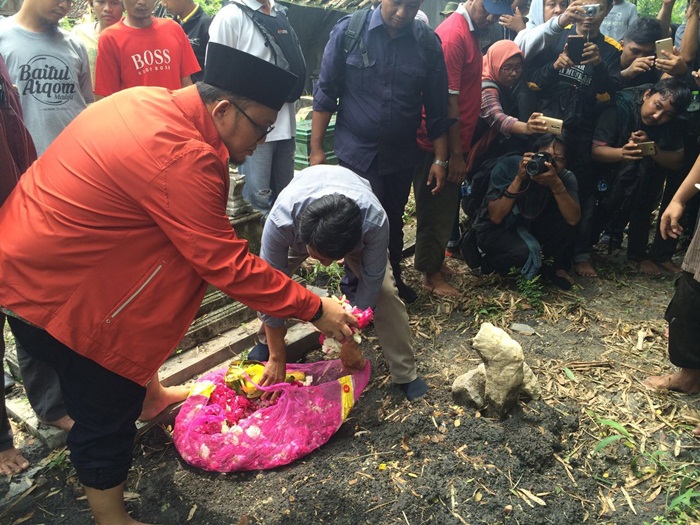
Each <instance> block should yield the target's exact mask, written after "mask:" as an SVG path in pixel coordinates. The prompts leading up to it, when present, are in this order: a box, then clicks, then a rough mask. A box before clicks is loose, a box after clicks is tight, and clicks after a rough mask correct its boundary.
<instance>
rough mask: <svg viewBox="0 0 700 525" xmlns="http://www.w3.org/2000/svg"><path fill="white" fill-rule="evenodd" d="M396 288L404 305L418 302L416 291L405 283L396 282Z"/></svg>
mask: <svg viewBox="0 0 700 525" xmlns="http://www.w3.org/2000/svg"><path fill="white" fill-rule="evenodd" d="M396 288H398V289H399V297H401V299H403V302H404V303H406V304H412V303H415V302H416V301H417V300H418V294H417V293H416V291H415V290H414V289H413V288H411V287H410V286H408V285H407V284H406V283H405V282H403V281H398V282H397V283H396Z"/></svg>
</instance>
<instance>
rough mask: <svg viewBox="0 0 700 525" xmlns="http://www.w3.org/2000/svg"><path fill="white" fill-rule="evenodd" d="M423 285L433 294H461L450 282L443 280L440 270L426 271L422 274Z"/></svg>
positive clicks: (454, 295) (451, 295)
mask: <svg viewBox="0 0 700 525" xmlns="http://www.w3.org/2000/svg"><path fill="white" fill-rule="evenodd" d="M423 287H424V288H426V289H427V290H429V291H430V293H433V294H435V295H441V296H448V297H458V296H460V295H461V294H460V293H459V291H458V290H457V289H456V288H455V287H454V286H452V285H451V284H450V283H448V282H447V281H445V278H444V277H443V276H442V274H441V273H440V272H436V273H427V274H425V275H424V276H423Z"/></svg>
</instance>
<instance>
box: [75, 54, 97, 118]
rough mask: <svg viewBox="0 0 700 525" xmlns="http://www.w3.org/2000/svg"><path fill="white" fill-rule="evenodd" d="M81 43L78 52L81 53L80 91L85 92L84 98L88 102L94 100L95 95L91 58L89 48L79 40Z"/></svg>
mask: <svg viewBox="0 0 700 525" xmlns="http://www.w3.org/2000/svg"><path fill="white" fill-rule="evenodd" d="M78 43H79V44H80V47H79V50H78V54H79V55H80V71H79V73H78V79H79V81H80V92H81V93H82V94H83V99H85V103H86V104H90V103H92V102H94V100H95V96H94V94H93V89H92V88H93V86H92V79H91V78H90V60H89V59H88V55H87V50H86V49H85V44H83V43H82V42H80V41H79V42H78Z"/></svg>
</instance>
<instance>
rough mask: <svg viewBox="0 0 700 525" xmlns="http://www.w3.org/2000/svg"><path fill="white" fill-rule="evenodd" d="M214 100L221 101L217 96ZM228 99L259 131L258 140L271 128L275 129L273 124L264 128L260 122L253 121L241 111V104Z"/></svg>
mask: <svg viewBox="0 0 700 525" xmlns="http://www.w3.org/2000/svg"><path fill="white" fill-rule="evenodd" d="M216 100H217V101H219V102H221V100H222V99H220V98H217V99H216ZM227 100H228V99H227ZM228 101H229V102H230V103H231V104H232V105H233V107H235V108H236V109H237V110H238V111H239V112H240V113H241V114H242V115H243V116H244V117H245V118H247V119H248V121H249V122H250V123H251V124H252V125H253V127H254V128H255V129H256V130H258V133H260V136H259V137H258V140H260V139H261V138H263V137H265V136H267V135H268V134H269V133H270V132H271V131H272V130H273V129H275V125H274V124H268V126H267V127H266V128H264V127H262V126H261V125H260V124H258V123H257V122H255V121H254V120H253V119H252V118H251V117H250V115H248V113H246V112H245V111H243V108H242V107H241V106H239V105H238V104H236V103H235V102H234V101H233V100H228Z"/></svg>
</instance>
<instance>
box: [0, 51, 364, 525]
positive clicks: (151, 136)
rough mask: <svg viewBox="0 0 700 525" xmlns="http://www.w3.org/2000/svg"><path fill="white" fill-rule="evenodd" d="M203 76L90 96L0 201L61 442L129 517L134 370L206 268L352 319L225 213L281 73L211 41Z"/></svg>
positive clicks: (136, 391)
mask: <svg viewBox="0 0 700 525" xmlns="http://www.w3.org/2000/svg"><path fill="white" fill-rule="evenodd" d="M207 66H208V67H207V68H206V71H205V75H204V82H203V83H198V84H197V85H196V86H190V87H187V88H184V89H180V90H177V91H169V90H166V89H163V88H148V87H144V88H133V89H130V90H127V91H123V92H119V93H116V94H114V95H112V96H110V97H109V98H107V99H105V100H104V101H101V102H99V103H96V104H94V105H93V106H91V107H90V108H88V109H87V110H85V111H84V112H83V113H82V114H81V115H79V116H78V118H76V119H75V120H74V121H73V123H71V124H70V125H69V126H68V127H67V128H66V130H65V131H64V132H63V133H62V134H61V135H59V137H58V138H57V139H56V140H55V141H54V142H53V143H52V145H51V146H50V147H49V149H47V150H46V152H45V153H44V155H42V157H41V158H40V159H39V160H38V161H37V162H36V163H34V164H33V165H32V167H31V168H30V169H29V170H28V171H27V172H26V173H25V175H24V176H23V177H22V179H21V180H20V183H19V185H18V186H17V189H16V190H15V191H14V192H13V193H12V195H11V196H10V197H9V198H8V199H7V201H6V203H5V205H4V206H3V207H2V209H1V210H0V229H1V230H2V231H3V236H2V238H1V239H0V275H2V276H3V279H2V282H0V306H1V307H2V309H3V311H4V312H5V313H7V314H8V315H9V322H10V324H11V326H12V327H13V330H14V332H15V335H16V337H17V338H18V339H19V340H20V341H21V342H22V344H23V345H24V347H25V348H26V349H27V353H29V354H30V355H31V356H33V357H35V358H38V359H43V360H45V361H48V362H49V363H50V364H51V365H52V366H53V367H54V368H55V369H56V371H57V373H58V375H59V379H60V381H61V389H62V391H63V395H64V399H65V403H66V407H67V409H68V413H69V414H70V416H71V417H72V418H73V419H74V420H75V425H74V426H73V428H72V430H71V432H70V433H69V434H68V446H69V448H70V451H71V461H72V462H73V464H74V466H75V468H76V471H77V474H78V478H79V479H80V481H81V483H82V484H83V485H84V486H85V492H86V495H87V498H88V502H89V504H90V507H91V509H92V512H93V515H94V517H95V520H96V522H97V523H98V524H100V525H105V524H110V525H111V524H116V523H120V524H121V523H137V522H135V521H134V520H132V519H131V518H130V517H129V516H128V514H127V513H126V510H125V508H124V503H123V492H124V484H125V480H126V477H127V473H128V470H129V467H130V465H131V450H132V445H133V439H134V436H135V433H136V428H135V425H134V423H135V421H136V418H137V417H138V416H139V413H140V412H141V408H142V404H143V399H144V396H145V392H146V387H145V385H146V384H147V382H148V381H149V380H150V378H151V377H153V374H154V373H155V372H156V371H157V370H158V368H159V366H160V365H161V364H162V363H163V362H164V361H165V359H166V358H167V357H168V356H169V355H170V353H171V352H172V350H173V349H174V348H175V346H176V345H177V343H178V341H179V340H180V339H181V338H182V336H183V335H184V334H185V332H186V330H187V328H188V326H189V324H190V323H191V321H192V319H193V318H194V316H195V313H196V311H197V309H198V308H199V305H200V303H201V300H202V298H203V296H204V292H205V289H206V287H207V283H211V284H213V285H214V286H216V287H217V288H219V289H221V290H222V291H224V292H226V293H227V294H229V295H230V296H231V297H233V298H235V299H237V300H239V301H241V302H243V303H245V304H246V305H248V306H250V307H251V308H253V309H255V310H259V311H263V312H266V313H269V314H271V315H275V316H278V317H290V316H291V317H297V318H299V319H302V320H306V321H310V322H312V323H314V324H315V326H316V327H317V328H319V329H320V330H321V331H323V332H324V333H326V334H327V335H330V336H332V337H335V338H337V339H342V338H344V337H345V336H349V335H350V334H351V329H350V325H352V324H356V321H355V319H354V318H353V317H352V316H350V315H349V314H347V313H345V311H344V310H343V309H342V307H340V305H338V304H336V303H335V302H334V301H332V300H330V299H320V298H319V297H318V296H316V295H314V294H313V293H311V292H309V291H307V290H306V289H305V288H304V287H302V286H300V285H299V284H297V283H295V282H294V281H292V280H290V279H289V278H288V277H287V276H286V275H284V274H283V273H282V272H279V271H277V270H274V269H273V268H271V267H270V266H268V265H267V263H265V262H264V261H262V260H261V259H259V258H258V257H255V256H254V255H251V254H250V253H249V252H248V246H247V243H246V242H245V241H243V240H240V239H238V238H237V237H236V234H235V232H234V231H233V229H232V228H231V224H230V222H229V220H228V218H227V216H226V213H225V210H226V199H227V196H228V184H229V175H228V163H227V159H228V158H229V157H230V158H231V160H232V161H233V162H236V163H239V162H241V161H242V160H244V158H245V157H246V156H248V155H250V154H251V153H252V152H253V151H254V150H255V148H256V146H257V145H258V144H262V143H263V142H264V140H265V136H266V134H267V133H269V131H270V130H271V127H272V123H273V122H274V121H275V118H276V116H277V111H278V110H279V108H280V107H281V106H282V104H283V103H284V101H285V100H286V98H287V96H288V94H289V90H290V88H291V86H292V82H293V80H294V78H295V77H294V76H293V75H291V74H289V73H287V72H286V71H284V70H282V69H280V68H277V67H276V66H274V65H272V64H270V63H268V62H266V61H263V60H260V59H258V58H255V57H253V56H252V55H247V54H245V53H242V52H240V51H237V50H234V49H232V48H228V47H226V46H223V45H221V44H212V45H210V47H209V51H208V56H207Z"/></svg>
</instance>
